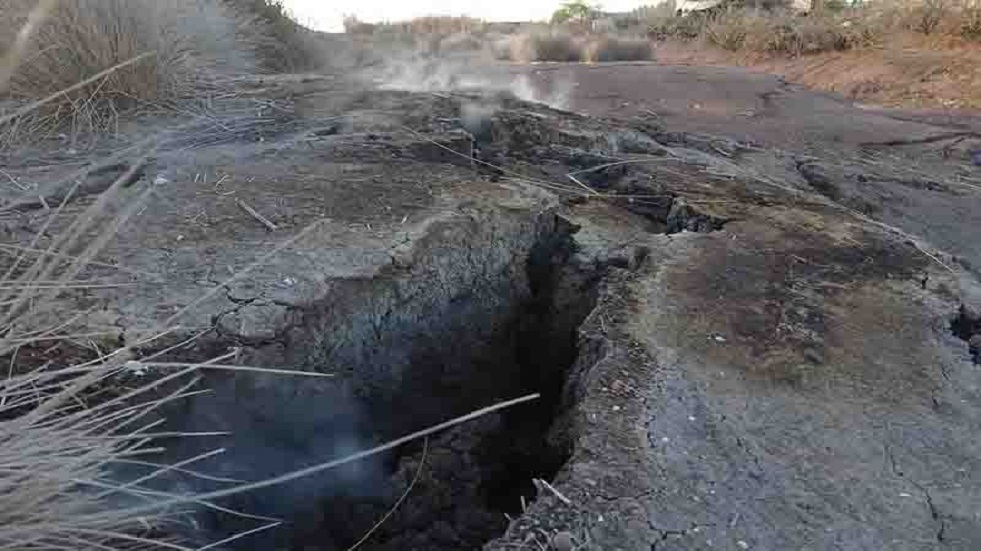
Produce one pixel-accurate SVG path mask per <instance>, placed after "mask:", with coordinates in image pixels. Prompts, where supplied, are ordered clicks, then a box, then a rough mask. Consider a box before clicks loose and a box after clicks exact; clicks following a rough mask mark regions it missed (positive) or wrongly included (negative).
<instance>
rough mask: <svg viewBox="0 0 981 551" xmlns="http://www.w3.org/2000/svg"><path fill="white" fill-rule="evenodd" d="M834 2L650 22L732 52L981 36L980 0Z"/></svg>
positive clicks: (789, 52) (659, 32) (790, 51)
mask: <svg viewBox="0 0 981 551" xmlns="http://www.w3.org/2000/svg"><path fill="white" fill-rule="evenodd" d="M829 8H830V9H827V10H825V11H823V12H821V13H815V14H811V15H807V16H805V15H801V14H796V13H793V12H786V11H780V10H762V9H760V10H757V9H750V8H731V9H712V10H707V11H705V12H697V13H693V14H691V15H687V16H683V17H676V16H670V17H659V18H657V19H655V20H653V21H652V22H651V24H650V33H651V35H653V36H656V37H657V38H660V39H675V40H683V41H690V40H696V39H699V40H702V41H704V42H706V43H708V44H711V45H714V46H717V47H719V48H722V49H724V50H727V51H731V52H747V53H755V54H760V55H776V56H789V57H799V56H803V55H811V54H817V53H822V52H832V51H844V50H851V49H857V48H866V47H870V46H883V45H886V46H888V43H889V42H890V41H891V40H892V38H893V37H895V36H896V35H897V34H904V33H916V34H920V35H924V36H932V37H944V38H947V39H952V40H954V41H964V40H966V41H971V40H981V2H979V1H978V0H883V1H881V2H869V3H867V4H862V5H857V6H856V7H845V5H844V4H840V3H837V4H830V5H829Z"/></svg>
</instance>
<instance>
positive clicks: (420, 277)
mask: <svg viewBox="0 0 981 551" xmlns="http://www.w3.org/2000/svg"><path fill="white" fill-rule="evenodd" d="M495 216H497V218H494V219H491V218H489V217H486V216H485V217H483V218H482V217H481V216H480V215H479V214H478V215H475V216H474V217H473V220H472V221H471V223H469V224H464V225H463V226H460V225H459V224H457V225H456V226H449V225H447V226H446V227H445V228H441V229H440V228H437V230H435V231H434V232H433V234H434V235H433V236H432V240H431V242H429V243H423V244H421V245H420V246H419V247H417V249H419V252H418V254H417V255H416V257H415V259H414V261H413V262H412V263H411V265H409V266H401V267H393V268H392V270H391V271H390V272H388V273H386V274H383V275H382V276H380V277H374V278H371V279H365V280H356V279H355V280H346V281H341V282H338V283H337V284H336V285H337V286H336V288H334V289H332V292H331V293H329V294H330V295H331V296H332V297H334V298H332V299H330V300H327V301H325V302H324V303H323V304H312V305H309V307H304V308H302V309H298V310H297V311H295V312H293V318H291V323H290V324H289V326H290V329H288V330H286V331H285V332H284V333H283V334H281V335H279V336H277V337H276V338H274V339H268V340H266V341H263V342H247V340H245V339H241V338H237V337H236V336H235V335H233V334H227V333H226V334H223V335H221V337H220V338H219V339H217V340H216V342H215V343H214V346H221V347H225V346H228V345H229V344H232V345H237V346H241V347H242V348H243V349H244V350H248V351H250V352H249V353H250V354H252V355H253V358H251V359H252V360H255V361H262V362H263V363H265V364H272V365H277V363H278V364H279V365H282V362H283V361H286V362H288V364H292V365H294V366H296V367H297V368H298V369H318V368H319V369H322V370H323V371H335V372H338V374H339V375H338V376H337V377H335V378H332V379H320V378H317V379H313V378H296V377H279V376H275V375H254V374H253V375H248V374H243V373H238V374H228V373H225V374H214V375H208V377H209V379H208V380H207V381H206V383H207V386H208V387H210V389H211V390H212V392H211V393H210V394H208V395H205V396H200V397H194V398H192V399H190V400H188V401H186V402H183V403H181V404H180V405H179V406H175V407H174V408H173V409H172V410H171V411H168V412H167V416H168V419H169V420H170V423H171V428H173V429H175V430H181V431H215V430H224V431H229V433H230V436H227V437H207V438H182V439H175V440H174V441H172V442H170V443H169V446H168V452H167V453H171V454H174V455H175V456H176V457H191V456H194V455H195V454H198V453H202V452H204V451H207V450H211V449H214V448H216V447H224V448H227V451H226V452H225V453H224V454H222V455H220V456H217V457H213V458H208V459H207V460H205V461H202V462H200V463H195V464H194V467H193V468H194V469H195V470H197V471H200V472H205V473H207V474H208V475H209V476H211V477H218V478H221V479H234V480H247V481H252V480H259V479H263V478H267V477H271V476H274V475H276V474H280V473H282V472H285V471H289V470H292V469H297V468H301V467H305V466H307V465H311V464H315V463H318V462H323V461H326V460H329V459H332V458H334V457H340V456H344V455H346V454H349V453H351V452H355V451H358V450H361V449H365V448H369V447H371V446H373V445H376V444H378V443H380V442H383V441H385V440H387V439H391V438H394V437H397V436H401V435H403V434H406V433H408V432H410V431H413V430H418V429H420V428H424V427H426V426H429V425H431V424H434V423H436V422H439V421H442V420H446V419H449V418H452V417H454V416H456V415H460V414H462V413H465V412H468V411H471V410H474V409H477V408H479V407H483V406H487V405H490V404H493V403H495V402H497V401H500V400H504V399H508V398H513V397H517V396H520V395H523V394H527V393H532V392H538V393H541V395H542V396H541V399H539V400H537V401H535V402H531V403H528V404H523V405H521V406H518V407H515V408H513V409H511V410H507V411H505V412H502V413H500V414H492V415H490V416H487V417H483V418H481V419H479V420H476V421H474V422H470V423H467V424H465V425H461V426H459V427H457V428H455V429H451V430H449V431H447V432H445V433H442V434H439V435H436V436H434V437H432V438H431V439H430V440H429V441H428V443H423V442H416V443H414V444H409V445H406V446H404V447H402V448H400V449H398V450H395V451H394V452H392V453H390V454H387V455H384V456H378V457H373V458H370V459H366V460H363V461H359V462H357V463H354V464H349V465H346V466H344V467H341V468H338V469H335V470H332V471H328V472H325V473H322V474H317V475H314V476H312V477H309V478H304V479H301V480H299V481H295V482H290V483H286V484H284V485H281V486H276V487H273V488H268V489H263V490H258V491H255V492H251V493H248V494H243V495H239V496H236V497H232V498H226V499H223V500H222V501H220V502H219V503H218V504H219V505H221V506H222V507H228V508H234V509H237V510H240V511H244V512H247V513H249V514H251V515H261V516H267V517H275V518H278V519H281V520H283V521H284V524H283V525H281V526H279V527H278V528H276V529H274V530H268V531H264V532H261V533H256V534H253V535H250V536H247V537H244V538H242V539H240V540H237V541H234V542H231V543H229V544H227V545H226V546H225V548H229V549H303V550H335V549H348V548H349V547H350V546H352V545H353V544H355V543H356V542H357V541H358V540H359V539H360V538H361V537H362V536H363V535H364V534H366V533H367V532H368V531H369V530H371V529H372V527H373V526H374V525H375V524H376V523H378V522H379V521H380V520H381V519H382V518H383V517H384V516H385V515H386V514H387V513H388V512H389V511H390V510H391V509H392V508H393V506H394V505H395V504H396V502H398V501H399V499H400V497H401V496H403V494H405V493H406V492H407V490H408V489H409V487H410V485H412V484H413V480H415V483H414V485H412V488H411V492H409V493H408V497H407V498H406V499H404V500H403V501H401V503H400V504H399V506H398V507H397V508H396V509H395V510H394V512H392V513H391V516H390V517H388V518H387V520H386V521H385V522H384V523H382V524H381V525H380V526H379V527H378V528H377V529H376V530H375V531H374V533H373V534H372V536H371V538H370V539H369V540H367V541H366V542H365V543H364V544H363V545H362V546H361V548H362V549H434V550H438V549H473V548H478V547H480V546H481V545H482V544H483V543H485V542H487V541H488V540H490V539H493V538H494V537H497V536H499V535H501V534H502V533H503V531H504V529H505V528H506V525H507V518H506V516H505V515H512V516H514V515H518V514H520V513H521V509H522V498H524V499H525V500H527V501H530V500H532V499H533V498H534V496H535V495H536V490H535V487H534V485H533V482H532V479H534V478H541V479H545V480H551V479H552V477H553V476H554V475H555V474H556V472H557V471H558V469H559V468H560V467H561V466H562V465H563V464H564V463H565V461H566V460H567V459H568V454H569V445H568V441H567V438H565V437H564V436H563V435H562V434H560V433H561V432H562V431H557V430H555V428H554V427H553V422H554V421H555V419H556V417H557V416H558V415H559V413H560V412H561V411H562V410H563V409H564V408H566V407H568V406H569V404H570V401H571V399H572V398H571V397H569V396H566V394H567V391H566V390H565V389H566V388H567V378H568V377H567V375H568V370H569V367H570V366H571V365H572V364H573V362H574V360H575V358H576V354H577V350H576V330H577V327H578V325H579V324H580V323H581V322H582V320H583V319H584V318H585V317H586V316H587V315H588V313H589V312H590V311H591V310H592V308H593V306H594V304H595V300H596V284H597V282H598V280H599V279H600V278H601V277H602V271H603V269H604V267H602V266H595V265H592V264H590V265H582V264H578V263H576V262H574V261H573V259H574V258H575V255H574V252H575V251H574V243H573V240H572V237H571V236H572V234H573V232H574V231H575V228H574V227H572V225H571V224H569V223H568V222H566V221H565V220H563V219H561V218H559V217H556V216H554V215H552V214H550V213H545V214H542V215H540V216H539V217H538V219H537V220H534V221H528V220H526V219H525V220H523V219H520V218H519V217H517V216H515V218H514V219H509V218H507V216H508V215H505V216H504V218H505V219H503V220H502V219H501V218H500V216H501V215H495ZM525 218H527V217H525ZM221 350H224V348H221ZM204 352H205V351H204V350H201V349H198V350H195V351H192V352H190V353H189V354H193V355H197V356H198V357H201V356H203V355H204ZM210 352H214V349H212V350H211V351H210ZM550 429H551V430H550ZM424 448H425V449H424ZM424 456H425V460H424V461H423V457H424ZM228 484H230V483H229V482H227V481H223V480H213V479H201V478H195V477H192V476H189V475H185V474H182V473H173V476H171V477H170V478H168V479H167V481H166V485H167V486H168V487H167V488H166V489H167V490H168V491H179V492H180V491H198V492H200V491H206V490H211V489H216V488H221V487H225V486H227V485H228ZM189 515H190V516H191V517H193V519H192V520H190V522H189V524H191V525H193V526H195V527H196V528H195V529H194V530H191V532H192V534H191V535H192V537H194V538H196V539H199V540H200V541H202V542H203V541H215V540H218V539H222V538H224V537H228V536H231V535H233V534H235V533H239V532H242V531H244V530H249V529H252V528H255V527H256V526H258V525H261V524H262V523H263V521H262V520H256V519H248V518H242V517H237V516H234V515H230V514H227V513H224V512H221V511H216V510H213V509H200V510H198V511H195V512H194V513H193V514H191V513H189Z"/></svg>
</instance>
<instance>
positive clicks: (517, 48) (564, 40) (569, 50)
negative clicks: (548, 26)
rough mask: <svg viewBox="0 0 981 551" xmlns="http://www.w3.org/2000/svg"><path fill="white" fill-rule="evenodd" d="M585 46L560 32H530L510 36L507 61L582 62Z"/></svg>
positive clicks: (580, 41)
mask: <svg viewBox="0 0 981 551" xmlns="http://www.w3.org/2000/svg"><path fill="white" fill-rule="evenodd" d="M584 54H585V44H584V43H583V41H582V40H581V39H579V38H577V37H574V36H572V35H571V34H569V33H566V32H561V31H551V32H531V33H524V34H520V35H515V36H512V37H511V39H510V43H509V48H508V59H510V60H511V61H519V62H525V63H528V62H532V61H563V62H568V61H582V60H583V59H584V58H585V55H584Z"/></svg>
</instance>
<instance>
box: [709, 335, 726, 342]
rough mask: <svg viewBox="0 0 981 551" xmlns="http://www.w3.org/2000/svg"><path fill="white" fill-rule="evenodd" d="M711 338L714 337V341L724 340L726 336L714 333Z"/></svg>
mask: <svg viewBox="0 0 981 551" xmlns="http://www.w3.org/2000/svg"><path fill="white" fill-rule="evenodd" d="M712 338H713V339H715V342H726V338H725V337H723V336H722V335H714V336H713V337H712Z"/></svg>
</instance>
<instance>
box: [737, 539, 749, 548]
mask: <svg viewBox="0 0 981 551" xmlns="http://www.w3.org/2000/svg"><path fill="white" fill-rule="evenodd" d="M736 545H738V546H739V548H740V549H749V544H748V543H746V542H744V541H743V540H739V541H737V542H736Z"/></svg>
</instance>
